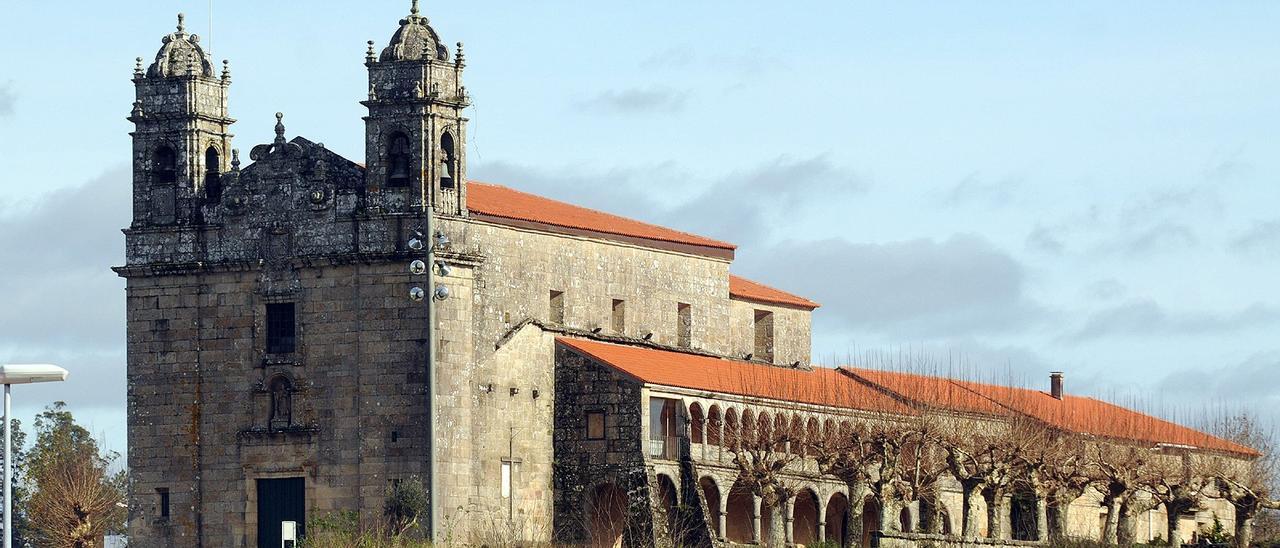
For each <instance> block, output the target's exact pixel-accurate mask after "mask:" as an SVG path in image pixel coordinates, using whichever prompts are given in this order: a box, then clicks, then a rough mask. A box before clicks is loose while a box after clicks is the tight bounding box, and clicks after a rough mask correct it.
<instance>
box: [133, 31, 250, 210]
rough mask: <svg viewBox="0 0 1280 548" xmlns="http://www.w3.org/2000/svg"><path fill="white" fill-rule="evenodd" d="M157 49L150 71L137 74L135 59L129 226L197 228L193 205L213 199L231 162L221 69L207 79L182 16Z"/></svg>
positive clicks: (207, 65)
mask: <svg viewBox="0 0 1280 548" xmlns="http://www.w3.org/2000/svg"><path fill="white" fill-rule="evenodd" d="M161 42H162V45H161V46H160V51H159V52H158V53H156V58H155V61H154V62H153V63H151V66H150V67H148V68H147V69H146V70H145V71H144V70H143V68H142V58H141V57H139V58H138V59H137V65H136V66H135V67H134V71H133V85H134V88H135V90H136V93H137V95H136V99H135V100H134V102H133V110H132V112H131V113H130V114H129V118H128V119H129V121H130V122H133V124H134V130H133V132H132V133H131V134H130V135H131V136H132V137H133V226H134V227H146V226H166V225H175V224H176V225H183V224H191V223H196V222H199V210H200V205H201V204H202V203H204V202H206V201H217V200H219V199H220V198H221V188H220V184H219V175H220V174H221V173H223V172H225V171H226V170H227V166H228V162H229V161H230V157H231V133H230V132H229V130H230V128H231V124H232V123H234V122H235V120H232V119H231V118H229V117H228V116H227V89H228V87H229V86H230V85H231V74H230V71H229V70H228V68H227V62H226V61H223V62H222V63H223V68H222V74H221V75H220V76H215V75H214V71H213V65H212V63H211V62H210V60H209V57H208V56H207V55H206V54H205V51H204V49H203V48H201V47H200V37H199V36H197V35H194V34H187V32H186V29H185V25H184V17H183V15H182V14H178V29H177V31H176V32H173V33H170V34H168V35H166V36H165V37H164V38H163V39H162V40H161Z"/></svg>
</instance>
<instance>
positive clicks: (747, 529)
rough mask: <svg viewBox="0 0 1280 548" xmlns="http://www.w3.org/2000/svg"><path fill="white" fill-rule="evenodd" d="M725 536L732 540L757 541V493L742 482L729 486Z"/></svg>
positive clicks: (726, 503) (738, 541) (740, 541)
mask: <svg viewBox="0 0 1280 548" xmlns="http://www.w3.org/2000/svg"><path fill="white" fill-rule="evenodd" d="M725 514H726V516H727V523H726V524H725V538H726V539H728V540H729V541H730V542H737V543H744V544H745V543H748V542H753V541H755V532H754V531H755V518H756V509H755V494H754V493H752V492H751V489H749V488H748V487H747V486H745V485H743V484H742V482H735V483H734V484H733V487H730V488H729V496H728V497H727V498H726V501H725Z"/></svg>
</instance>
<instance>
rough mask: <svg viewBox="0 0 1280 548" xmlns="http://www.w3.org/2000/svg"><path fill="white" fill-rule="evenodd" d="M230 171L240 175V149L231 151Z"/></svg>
mask: <svg viewBox="0 0 1280 548" xmlns="http://www.w3.org/2000/svg"><path fill="white" fill-rule="evenodd" d="M231 171H234V172H236V173H240V149H238V148H233V149H231Z"/></svg>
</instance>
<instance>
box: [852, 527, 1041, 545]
mask: <svg viewBox="0 0 1280 548" xmlns="http://www.w3.org/2000/svg"><path fill="white" fill-rule="evenodd" d="M871 546H872V547H873V548H970V547H981V546H993V547H994V546H1006V547H1028V548H1029V547H1032V546H1048V542H1043V541H1029V540H1007V539H991V538H980V537H961V536H956V535H933V534H927V533H903V532H901V531H880V532H877V533H875V534H873V535H872V540H871Z"/></svg>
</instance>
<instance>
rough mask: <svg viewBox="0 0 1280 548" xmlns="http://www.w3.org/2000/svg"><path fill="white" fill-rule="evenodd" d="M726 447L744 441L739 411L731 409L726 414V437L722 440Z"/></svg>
mask: <svg viewBox="0 0 1280 548" xmlns="http://www.w3.org/2000/svg"><path fill="white" fill-rule="evenodd" d="M721 441H722V443H723V444H724V446H725V447H732V446H734V445H737V444H738V443H739V442H741V441H742V425H741V424H740V423H739V422H738V410H737V409H736V408H733V407H730V408H729V409H727V410H725V412H724V435H723V437H722V439H721Z"/></svg>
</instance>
